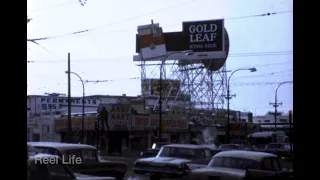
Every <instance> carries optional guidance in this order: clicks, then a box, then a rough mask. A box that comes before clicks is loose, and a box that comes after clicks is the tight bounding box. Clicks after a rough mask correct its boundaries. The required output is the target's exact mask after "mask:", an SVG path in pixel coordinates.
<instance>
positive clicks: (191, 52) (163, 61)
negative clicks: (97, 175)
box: [158, 50, 193, 141]
mask: <svg viewBox="0 0 320 180" xmlns="http://www.w3.org/2000/svg"><path fill="white" fill-rule="evenodd" d="M173 54H184V55H185V56H191V55H193V51H191V50H186V51H175V52H170V53H168V54H167V55H166V56H165V57H164V58H163V60H162V61H161V65H160V81H159V91H160V92H159V93H160V94H159V135H158V136H159V140H160V141H161V134H162V132H161V127H162V69H163V65H164V64H165V62H166V60H167V58H168V57H170V56H171V55H173Z"/></svg>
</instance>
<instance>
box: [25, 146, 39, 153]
mask: <svg viewBox="0 0 320 180" xmlns="http://www.w3.org/2000/svg"><path fill="white" fill-rule="evenodd" d="M28 152H29V153H35V154H36V153H39V151H38V149H36V148H35V147H32V146H29V145H28Z"/></svg>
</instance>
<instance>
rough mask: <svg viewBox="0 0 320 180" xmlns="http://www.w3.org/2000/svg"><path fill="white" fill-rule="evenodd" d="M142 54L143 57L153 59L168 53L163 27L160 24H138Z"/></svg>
mask: <svg viewBox="0 0 320 180" xmlns="http://www.w3.org/2000/svg"><path fill="white" fill-rule="evenodd" d="M138 36H139V45H140V54H141V58H142V59H145V60H146V59H152V58H157V57H161V56H165V55H166V54H167V50H166V45H165V41H164V35H163V32H162V28H161V27H160V26H159V24H158V23H157V24H153V21H151V24H148V25H142V26H138Z"/></svg>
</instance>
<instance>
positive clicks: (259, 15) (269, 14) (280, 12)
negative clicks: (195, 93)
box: [28, 0, 293, 41]
mask: <svg viewBox="0 0 320 180" xmlns="http://www.w3.org/2000/svg"><path fill="white" fill-rule="evenodd" d="M193 1H194V0H191V1H187V2H184V3H181V4H178V5H173V6H169V7H166V8H163V9H159V10H156V11H154V12H152V13H146V14H141V15H138V16H134V17H131V18H127V19H123V20H120V21H115V22H112V23H108V24H105V25H101V26H98V27H94V28H88V29H83V30H80V31H74V32H71V33H65V34H60V35H54V36H47V37H42V38H33V39H28V41H41V40H48V39H54V38H59V37H63V36H70V35H77V34H82V33H87V32H89V31H94V30H97V29H101V28H105V27H107V26H111V25H115V24H119V23H124V22H127V21H130V20H135V19H137V18H140V17H145V16H147V15H151V14H155V13H158V12H161V11H165V10H168V9H171V8H175V7H179V6H182V5H185V4H188V3H191V2H193ZM290 12H293V11H292V10H288V11H279V12H273V13H263V14H256V15H250V16H241V17H233V18H225V20H235V19H243V18H252V17H265V16H271V15H278V14H283V13H290Z"/></svg>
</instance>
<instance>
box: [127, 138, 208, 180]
mask: <svg viewBox="0 0 320 180" xmlns="http://www.w3.org/2000/svg"><path fill="white" fill-rule="evenodd" d="M211 158H212V153H211V150H210V149H209V148H207V147H202V146H199V145H194V144H168V145H164V146H162V148H161V149H160V151H159V153H158V154H157V156H156V157H150V158H142V159H138V160H137V161H136V162H135V163H134V165H133V169H132V170H133V171H134V172H135V173H136V174H139V175H146V176H149V177H150V180H158V179H160V178H183V177H185V176H186V175H187V174H188V173H189V172H190V169H195V168H201V167H206V166H207V164H208V163H209V162H210V160H211Z"/></svg>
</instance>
